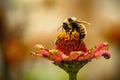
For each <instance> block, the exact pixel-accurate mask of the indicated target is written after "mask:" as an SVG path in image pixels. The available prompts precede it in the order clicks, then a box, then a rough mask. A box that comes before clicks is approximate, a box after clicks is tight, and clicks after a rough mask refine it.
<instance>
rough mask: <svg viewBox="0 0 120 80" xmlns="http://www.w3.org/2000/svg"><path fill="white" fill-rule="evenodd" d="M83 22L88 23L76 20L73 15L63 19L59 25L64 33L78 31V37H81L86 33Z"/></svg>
mask: <svg viewBox="0 0 120 80" xmlns="http://www.w3.org/2000/svg"><path fill="white" fill-rule="evenodd" d="M84 24H89V23H88V22H85V21H78V20H77V19H76V18H75V17H70V18H67V19H65V21H64V22H63V24H62V26H61V27H62V28H63V29H64V30H65V31H66V33H69V34H70V35H71V34H72V32H74V31H76V32H78V33H79V39H83V38H84V37H85V36H86V34H87V31H86V28H85V26H84Z"/></svg>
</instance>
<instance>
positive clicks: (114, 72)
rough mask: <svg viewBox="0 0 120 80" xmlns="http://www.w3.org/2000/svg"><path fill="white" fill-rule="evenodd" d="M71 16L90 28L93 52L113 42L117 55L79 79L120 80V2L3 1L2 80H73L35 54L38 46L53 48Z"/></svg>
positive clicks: (88, 39)
mask: <svg viewBox="0 0 120 80" xmlns="http://www.w3.org/2000/svg"><path fill="white" fill-rule="evenodd" d="M72 16H74V17H76V18H77V19H78V20H81V21H87V22H89V23H91V25H90V26H86V28H87V31H88V34H87V37H86V38H85V40H84V41H85V43H86V45H87V47H88V49H89V48H91V47H94V46H95V45H98V44H99V43H102V42H104V41H108V42H109V43H110V52H111V54H112V57H111V59H109V60H105V59H104V58H101V59H100V60H92V62H90V63H88V64H87V65H86V66H84V67H83V68H82V69H81V70H80V71H79V73H78V80H120V76H119V74H120V60H119V59H120V0H0V80H68V75H67V74H66V73H65V72H64V71H63V70H62V69H60V68H58V67H57V66H54V65H53V64H52V62H50V61H48V60H45V59H43V58H37V57H33V56H31V55H30V52H31V51H32V49H33V46H34V45H35V44H36V43H40V44H42V45H44V46H45V47H46V48H49V49H52V48H54V46H55V45H54V40H55V38H56V34H57V29H58V27H60V26H61V25H62V22H63V21H64V19H66V18H68V17H72Z"/></svg>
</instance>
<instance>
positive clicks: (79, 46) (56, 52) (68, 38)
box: [32, 32, 111, 62]
mask: <svg viewBox="0 0 120 80" xmlns="http://www.w3.org/2000/svg"><path fill="white" fill-rule="evenodd" d="M108 47H109V45H108V43H107V42H104V43H102V44H100V45H98V46H97V47H94V48H91V49H90V50H88V49H87V48H86V45H85V43H84V41H83V40H79V33H77V32H73V33H72V35H69V34H68V33H66V32H60V33H58V35H57V40H56V47H55V49H52V50H49V49H46V48H44V47H43V46H42V45H39V44H36V48H38V50H37V51H36V52H32V55H35V56H42V57H44V58H46V59H49V60H52V61H54V62H62V61H64V62H70V61H78V62H82V61H90V60H91V59H93V58H98V59H99V58H101V57H102V56H104V57H105V58H106V59H109V58H110V56H111V55H110V52H109V51H108Z"/></svg>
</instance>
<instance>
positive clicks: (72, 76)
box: [68, 72, 77, 80]
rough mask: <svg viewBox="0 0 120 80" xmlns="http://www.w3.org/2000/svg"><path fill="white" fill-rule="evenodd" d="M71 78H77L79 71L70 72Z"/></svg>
mask: <svg viewBox="0 0 120 80" xmlns="http://www.w3.org/2000/svg"><path fill="white" fill-rule="evenodd" d="M68 74H69V80H77V72H69V73H68Z"/></svg>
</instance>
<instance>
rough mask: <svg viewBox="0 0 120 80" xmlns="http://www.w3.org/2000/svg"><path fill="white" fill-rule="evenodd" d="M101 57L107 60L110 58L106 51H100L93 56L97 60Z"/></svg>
mask: <svg viewBox="0 0 120 80" xmlns="http://www.w3.org/2000/svg"><path fill="white" fill-rule="evenodd" d="M102 56H104V57H105V58H106V59H109V58H110V57H111V55H110V52H109V51H107V50H101V51H99V52H97V53H96V54H95V57H96V58H98V59H99V58H101V57H102Z"/></svg>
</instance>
